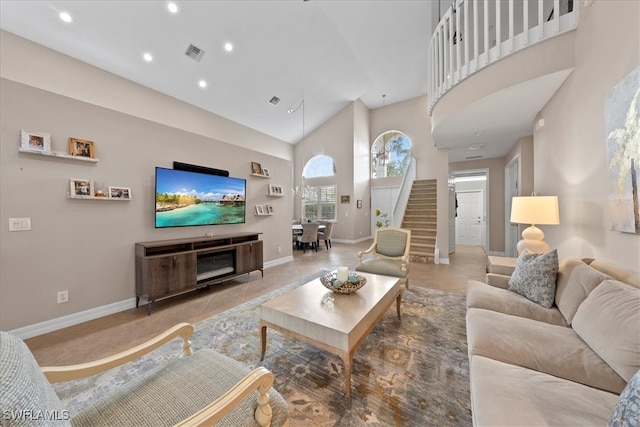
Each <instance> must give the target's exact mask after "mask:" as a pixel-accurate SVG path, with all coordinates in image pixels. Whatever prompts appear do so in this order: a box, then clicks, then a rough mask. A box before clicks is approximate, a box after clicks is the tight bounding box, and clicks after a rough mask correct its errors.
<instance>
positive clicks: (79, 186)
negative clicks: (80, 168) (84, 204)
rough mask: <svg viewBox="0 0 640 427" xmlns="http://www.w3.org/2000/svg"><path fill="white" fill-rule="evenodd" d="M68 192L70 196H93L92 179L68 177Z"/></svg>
mask: <svg viewBox="0 0 640 427" xmlns="http://www.w3.org/2000/svg"><path fill="white" fill-rule="evenodd" d="M69 192H70V194H71V197H91V196H93V181H91V180H90V179H86V178H70V179H69Z"/></svg>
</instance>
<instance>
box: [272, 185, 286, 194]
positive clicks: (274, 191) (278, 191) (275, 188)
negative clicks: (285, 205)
mask: <svg viewBox="0 0 640 427" xmlns="http://www.w3.org/2000/svg"><path fill="white" fill-rule="evenodd" d="M269 195H270V196H283V195H284V192H283V190H282V187H281V186H279V185H270V186H269Z"/></svg>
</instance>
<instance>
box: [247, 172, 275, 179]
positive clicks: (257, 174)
mask: <svg viewBox="0 0 640 427" xmlns="http://www.w3.org/2000/svg"><path fill="white" fill-rule="evenodd" d="M251 176H257V177H260V178H271V177H270V176H269V175H263V174H260V173H252V174H251Z"/></svg>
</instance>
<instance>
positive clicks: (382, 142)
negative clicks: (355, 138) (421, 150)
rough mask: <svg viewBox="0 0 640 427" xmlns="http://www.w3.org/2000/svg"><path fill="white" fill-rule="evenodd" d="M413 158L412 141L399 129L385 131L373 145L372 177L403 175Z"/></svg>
mask: <svg viewBox="0 0 640 427" xmlns="http://www.w3.org/2000/svg"><path fill="white" fill-rule="evenodd" d="M410 160H411V141H409V138H407V136H406V135H405V134H404V133H402V132H400V131H397V130H390V131H387V132H384V133H383V134H382V135H380V136H379V137H377V138H376V140H375V141H374V142H373V145H372V146H371V177H372V178H384V177H387V176H402V175H404V174H405V173H406V172H407V168H408V167H409V161H410Z"/></svg>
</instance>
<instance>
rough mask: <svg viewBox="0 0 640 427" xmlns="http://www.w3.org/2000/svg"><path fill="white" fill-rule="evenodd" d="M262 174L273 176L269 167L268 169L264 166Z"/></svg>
mask: <svg viewBox="0 0 640 427" xmlns="http://www.w3.org/2000/svg"><path fill="white" fill-rule="evenodd" d="M262 175H264V176H271V174H270V173H269V169H267V168H262Z"/></svg>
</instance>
